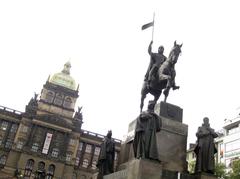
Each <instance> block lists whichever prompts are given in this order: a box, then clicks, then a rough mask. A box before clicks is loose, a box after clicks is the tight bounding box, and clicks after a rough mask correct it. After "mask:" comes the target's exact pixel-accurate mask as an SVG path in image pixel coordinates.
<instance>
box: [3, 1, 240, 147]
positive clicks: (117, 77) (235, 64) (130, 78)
mask: <svg viewBox="0 0 240 179" xmlns="http://www.w3.org/2000/svg"><path fill="white" fill-rule="evenodd" d="M153 12H155V14H156V16H155V33H154V43H153V51H157V48H158V46H159V45H163V46H164V47H165V55H166V56H168V54H169V51H170V49H171V48H172V46H173V42H174V40H177V42H178V43H183V47H182V55H181V56H180V57H179V60H178V63H177V64H176V72H177V76H176V83H177V85H179V86H180V89H179V90H176V91H171V92H170V95H169V98H168V102H169V103H172V104H174V105H178V106H180V107H181V108H183V122H184V123H185V124H187V125H188V126H189V142H194V141H195V140H196V137H195V133H196V130H197V127H198V126H200V125H201V124H202V119H203V117H205V116H208V117H209V118H210V123H211V125H212V127H213V128H215V129H216V130H218V129H221V127H222V125H223V122H224V119H225V118H231V117H233V116H234V115H237V113H236V109H237V108H238V107H240V100H239V99H240V83H239V77H240V70H239V67H240V54H239V52H240V50H239V47H240V45H239V43H240V25H239V18H240V11H239V2H238V0H235V1H234V0H231V1H229V0H228V1H227V0H225V1H221V0H211V1H209V0H201V1H200V0H199V1H193V0H182V1H170V0H167V1H160V0H158V1H150V0H146V1H140V0H118V1H116V0H115V1H114V0H101V1H99V0H88V1H79V0H76V1H71V0H66V1H61V0H41V1H35V0H29V1H26V0H21V1H19V0H16V1H13V0H8V1H0V65H1V70H0V78H1V93H0V105H3V106H7V107H10V108H13V109H17V110H20V111H24V109H25V105H26V104H27V103H28V101H29V100H30V98H31V97H32V96H33V94H34V92H37V93H40V92H41V89H42V87H43V84H44V83H45V82H46V80H47V78H48V75H52V74H54V73H57V72H60V71H61V70H62V69H63V65H64V63H65V62H67V61H68V60H69V59H70V61H71V64H72V68H71V76H72V77H73V78H74V79H75V80H76V82H77V83H79V85H80V90H79V99H78V101H77V105H76V109H77V106H83V116H84V124H83V128H84V129H86V130H90V131H93V132H98V133H101V134H106V133H107V130H109V129H112V131H113V137H115V138H119V139H122V138H123V136H124V135H125V134H126V133H127V127H128V124H129V122H131V121H132V120H134V119H135V118H136V117H137V115H138V114H139V105H140V91H141V87H142V82H143V78H144V75H145V72H146V70H147V67H148V63H149V55H148V53H147V48H148V45H149V42H150V41H151V33H152V32H151V28H149V29H146V30H145V31H141V26H142V25H143V24H145V23H148V22H150V21H151V20H152V18H153ZM149 99H151V96H149V97H148V99H147V100H146V101H148V100H149ZM160 100H163V96H161V99H160Z"/></svg>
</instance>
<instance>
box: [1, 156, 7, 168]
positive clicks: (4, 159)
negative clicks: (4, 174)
mask: <svg viewBox="0 0 240 179" xmlns="http://www.w3.org/2000/svg"><path fill="white" fill-rule="evenodd" d="M6 161H7V157H6V155H2V156H1V157H0V168H3V167H4V166H5V164H6Z"/></svg>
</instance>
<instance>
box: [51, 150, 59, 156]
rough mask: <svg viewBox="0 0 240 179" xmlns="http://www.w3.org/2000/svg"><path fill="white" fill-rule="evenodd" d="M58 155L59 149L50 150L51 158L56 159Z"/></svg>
mask: <svg viewBox="0 0 240 179" xmlns="http://www.w3.org/2000/svg"><path fill="white" fill-rule="evenodd" d="M58 154H59V149H58V148H53V149H52V154H51V155H52V157H55V158H57V157H58Z"/></svg>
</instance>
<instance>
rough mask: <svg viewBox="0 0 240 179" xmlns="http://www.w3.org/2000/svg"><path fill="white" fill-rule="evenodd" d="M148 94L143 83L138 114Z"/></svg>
mask: <svg viewBox="0 0 240 179" xmlns="http://www.w3.org/2000/svg"><path fill="white" fill-rule="evenodd" d="M147 93H148V89H147V84H146V83H144V84H143V87H142V91H141V104H140V112H142V109H143V106H144V99H145V98H146V96H147Z"/></svg>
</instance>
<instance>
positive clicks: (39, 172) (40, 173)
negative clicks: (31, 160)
mask: <svg viewBox="0 0 240 179" xmlns="http://www.w3.org/2000/svg"><path fill="white" fill-rule="evenodd" d="M43 174H44V176H45V163H44V162H43V161H41V162H39V163H38V169H37V171H36V172H35V178H43ZM44 178H45V177H44Z"/></svg>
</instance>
